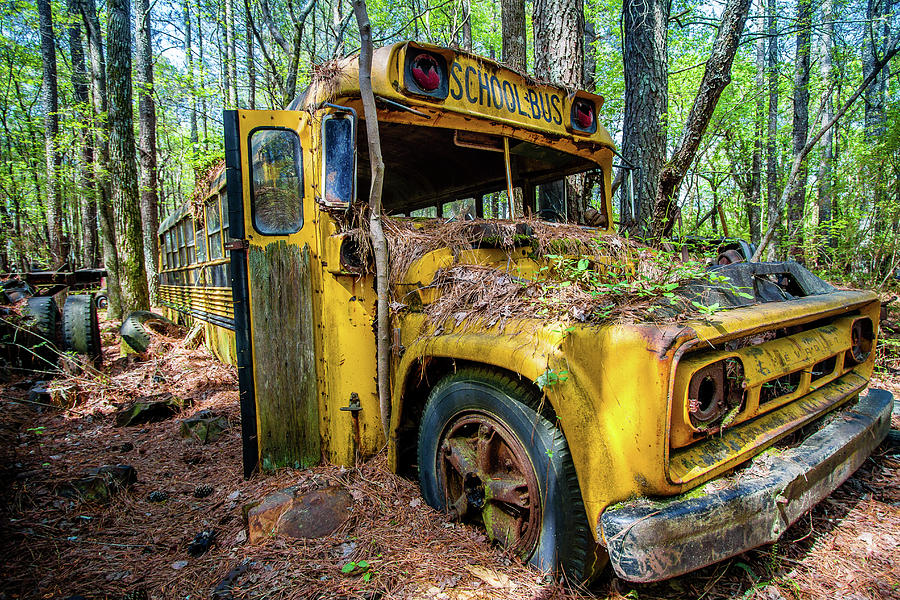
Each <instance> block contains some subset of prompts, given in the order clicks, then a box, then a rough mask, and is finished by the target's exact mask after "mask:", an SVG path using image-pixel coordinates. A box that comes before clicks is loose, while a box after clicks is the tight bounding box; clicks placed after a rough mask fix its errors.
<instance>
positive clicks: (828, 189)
mask: <svg viewBox="0 0 900 600" xmlns="http://www.w3.org/2000/svg"><path fill="white" fill-rule="evenodd" d="M822 13H823V14H822V17H823V18H822V20H823V23H822V65H821V72H822V81H823V82H824V84H825V87H826V88H828V89H833V87H834V73H833V71H832V65H833V57H834V0H825V4H824V5H823V7H822ZM832 97H833V96H832V95H831V94H829V95H828V98H826V99H825V107H824V110H823V111H822V120H823V121H825V122H826V123H827V122H828V121H831V118H832V117H833V116H834V102H833V100H832ZM833 135H834V128H831V129H829V130H828V131H826V132H825V135H823V136H822V142H821V144H820V146H821V148H822V162H821V164H820V166H819V174H818V177H817V179H818V182H819V184H818V190H817V191H818V208H819V217H818V225H819V226H818V236H817V237H818V240H819V241H818V244H817V246H818V249H819V252H818V257H817V259H818V264H819V266H824V265H825V264H826V261H827V259H828V256H829V249H831V248H833V247H834V245H835V239H834V234H833V232H832V227H831V204H832V182H831V179H832V162H833V161H834V137H833Z"/></svg>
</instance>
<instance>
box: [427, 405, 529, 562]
mask: <svg viewBox="0 0 900 600" xmlns="http://www.w3.org/2000/svg"><path fill="white" fill-rule="evenodd" d="M437 463H438V465H437V466H438V477H439V478H440V479H439V483H440V485H441V488H442V491H443V496H444V502H445V506H446V507H447V510H448V511H449V512H450V514H451V515H453V516H454V517H455V518H458V519H462V520H466V521H471V522H476V523H480V524H482V525H484V528H485V531H486V532H487V535H488V537H489V538H490V539H491V541H494V542H498V543H500V544H501V545H503V546H505V547H507V548H509V549H511V550H513V551H514V552H515V553H516V554H518V555H519V556H521V557H523V558H527V557H529V556H530V555H531V554H532V552H533V551H534V549H535V547H536V545H537V542H538V538H539V536H540V528H541V495H540V488H539V487H538V479H537V475H536V473H535V471H534V467H533V466H532V464H531V460H530V459H529V457H528V452H527V451H526V449H525V447H524V446H523V445H522V443H521V442H520V441H519V438H518V437H517V436H516V435H515V434H514V433H513V432H512V431H511V430H510V429H509V427H508V426H506V424H504V423H503V422H501V421H499V420H498V419H496V418H494V416H493V415H490V414H487V413H484V412H480V411H479V412H475V411H473V412H467V413H463V414H461V415H459V416H457V417H455V418H454V419H453V420H452V421H451V422H450V423H449V424H448V426H447V427H446V428H445V430H444V433H443V435H442V436H441V439H440V442H439V445H438V460H437Z"/></svg>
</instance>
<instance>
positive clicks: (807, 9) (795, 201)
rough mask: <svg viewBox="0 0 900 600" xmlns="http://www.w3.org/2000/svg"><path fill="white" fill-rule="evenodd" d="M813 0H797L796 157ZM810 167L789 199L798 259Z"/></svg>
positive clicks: (802, 138) (805, 101)
mask: <svg viewBox="0 0 900 600" xmlns="http://www.w3.org/2000/svg"><path fill="white" fill-rule="evenodd" d="M811 12H812V5H811V2H810V0H797V37H796V46H795V52H794V111H793V112H794V119H793V126H792V129H791V142H792V144H791V147H792V150H793V153H794V157H796V156H797V154H799V153H800V152H802V151H803V146H805V145H806V137H807V136H808V135H809V49H810V48H809V46H810V39H811V33H810V19H811ZM807 176H808V169H807V167H806V162H805V161H801V166H800V173H799V174H798V175H797V184H796V185H795V186H794V191H793V193H792V194H791V196H790V198H788V210H787V217H788V218H787V225H788V239H787V243H788V255H789V256H790V257H791V258H794V259H796V260H801V259H802V258H803V213H804V208H805V205H806V180H807Z"/></svg>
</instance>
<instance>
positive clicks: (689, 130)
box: [653, 0, 750, 239]
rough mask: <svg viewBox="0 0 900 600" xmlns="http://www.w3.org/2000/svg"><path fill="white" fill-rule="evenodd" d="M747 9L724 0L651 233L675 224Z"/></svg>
mask: <svg viewBox="0 0 900 600" xmlns="http://www.w3.org/2000/svg"><path fill="white" fill-rule="evenodd" d="M749 12H750V0H728V3H727V4H726V5H725V10H724V12H723V13H722V22H721V23H720V24H719V30H718V31H717V32H716V39H715V40H714V41H713V49H712V53H711V54H710V56H709V60H707V61H706V68H705V69H704V71H703V79H702V80H701V81H700V89H699V90H697V96H696V97H695V98H694V104H693V105H692V106H691V112H690V113H689V114H688V118H687V121H686V122H685V124H684V131H683V133H682V136H681V142H680V143H679V144H678V146H677V147H676V149H675V152H674V153H673V154H672V158H671V160H669V162H668V164H666V166H665V168H664V169H663V171H662V173H661V174H660V178H659V188H658V190H657V194H656V202H655V206H654V209H653V237H654V238H656V239H662V238H663V237H666V236H668V235H670V234H671V232H672V228H673V227H674V226H675V221H676V218H677V215H678V209H677V200H678V191H679V189H680V187H681V182H682V180H683V179H684V176H685V175H686V174H687V171H688V168H689V167H690V166H691V163H693V162H694V158H695V157H696V155H697V149H698V148H699V147H700V141H701V140H702V139H703V134H704V133H705V132H706V127H707V125H709V120H710V119H711V118H712V115H713V111H715V109H716V104H717V103H718V102H719V96H721V94H722V91H723V90H724V89H725V87H726V86H727V85H728V84H729V83H730V82H731V64H732V62H733V61H734V55H735V53H736V52H737V47H738V42H740V39H741V33H742V32H743V31H744V24H745V23H746V22H747V14H748V13H749Z"/></svg>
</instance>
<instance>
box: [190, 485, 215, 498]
mask: <svg viewBox="0 0 900 600" xmlns="http://www.w3.org/2000/svg"><path fill="white" fill-rule="evenodd" d="M212 493H213V486H211V485H209V484H206V483H204V484H201V485H198V486H197V487H196V488H194V498H206V497H207V496H209V495H210V494H212Z"/></svg>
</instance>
